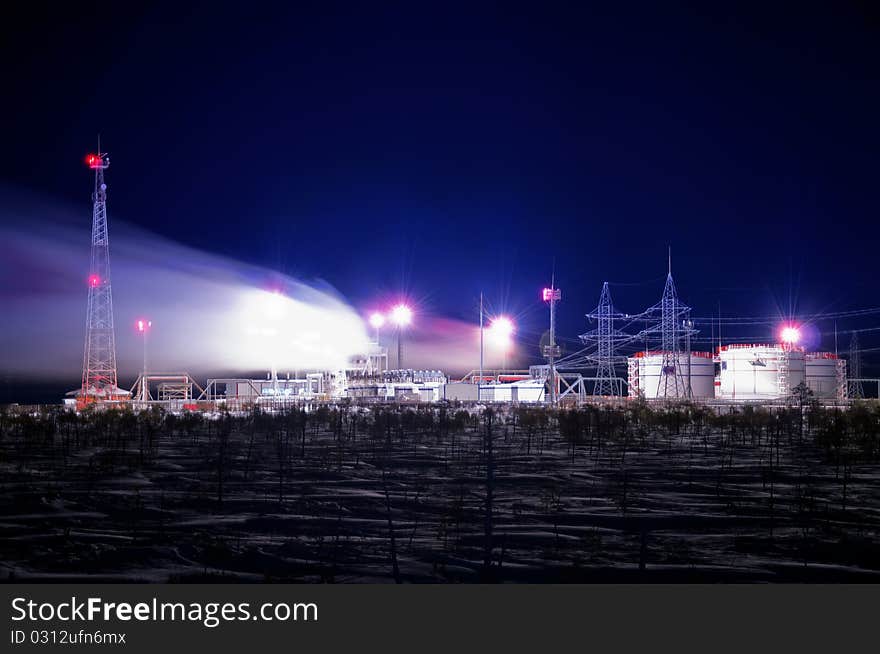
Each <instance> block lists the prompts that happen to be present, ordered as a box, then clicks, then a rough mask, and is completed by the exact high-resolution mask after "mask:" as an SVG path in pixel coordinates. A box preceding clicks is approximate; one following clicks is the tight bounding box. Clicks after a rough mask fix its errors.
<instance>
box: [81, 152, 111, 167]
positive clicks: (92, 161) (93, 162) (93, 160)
mask: <svg viewBox="0 0 880 654" xmlns="http://www.w3.org/2000/svg"><path fill="white" fill-rule="evenodd" d="M106 164H107V162H106V161H104V158H103V157H102V156H101V155H100V154H87V155H86V165H87V166H88V167H89V168H106V167H107V165H106Z"/></svg>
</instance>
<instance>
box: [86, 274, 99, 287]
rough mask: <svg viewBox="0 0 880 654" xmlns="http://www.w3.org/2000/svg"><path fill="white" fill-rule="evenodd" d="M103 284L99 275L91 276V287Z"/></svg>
mask: <svg viewBox="0 0 880 654" xmlns="http://www.w3.org/2000/svg"><path fill="white" fill-rule="evenodd" d="M100 283H101V278H100V277H98V276H97V275H89V286H92V287H95V286H97V285H98V284H100Z"/></svg>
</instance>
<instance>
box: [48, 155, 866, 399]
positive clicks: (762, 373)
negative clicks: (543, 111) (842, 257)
mask: <svg viewBox="0 0 880 654" xmlns="http://www.w3.org/2000/svg"><path fill="white" fill-rule="evenodd" d="M86 162H87V164H88V166H89V168H90V169H92V170H94V173H95V180H94V193H93V196H92V199H93V212H92V240H91V259H90V270H89V276H88V293H87V311H86V329H85V345H84V352H83V368H82V380H81V385H80V387H79V388H78V389H76V390H74V391H71V392H70V393H68V394H67V397H66V399H65V401H64V402H65V404H66V405H67V406H69V407H71V408H75V409H76V410H83V409H86V408H88V407H102V408H107V407H124V406H128V407H131V408H133V409H135V410H140V409H145V408H149V407H151V406H156V405H160V406H163V407H164V408H166V409H169V410H172V411H184V410H205V411H212V410H217V409H222V408H225V409H228V410H248V409H250V408H252V407H254V406H260V407H263V408H265V409H267V410H273V409H279V408H284V407H287V406H298V405H307V406H311V405H313V404H315V403H320V402H340V401H349V402H354V403H364V404H368V403H386V402H412V403H425V402H427V403H433V402H444V401H458V402H480V403H514V404H517V403H527V404H547V405H571V404H579V403H584V402H608V401H614V402H627V401H634V400H643V401H651V402H664V401H666V402H668V401H694V402H702V403H708V404H716V405H719V406H723V405H730V404H740V403H765V404H766V403H771V404H772V403H786V402H789V401H791V399H792V398H793V397H795V396H796V395H798V394H803V393H804V392H805V389H808V394H809V395H811V396H812V397H814V398H816V399H818V400H819V401H822V402H825V403H843V402H847V401H849V400H851V399H859V398H861V397H864V390H863V386H862V382H863V381H865V380H863V379H861V370H860V361H859V356H858V353H859V350H858V342H857V332H855V331H854V332H853V344H854V345H853V346H851V349H850V353H849V356H848V357H847V358H844V357H841V356H839V355H838V354H837V353H835V352H822V351H818V352H813V351H806V350H805V348H804V347H802V346H801V345H800V333H799V328H798V325H797V324H795V323H790V324H787V325H785V326H784V327H783V328H782V329H781V330H780V332H779V335H778V338H777V339H773V342H767V343H722V342H721V340H720V337H719V340H718V341H717V343H716V342H715V340H714V338H713V339H712V341H711V345H710V349H703V350H700V349H696V348H694V347H692V344H693V343H694V342H695V341H697V342H700V343H705V341H706V339H705V337H704V336H703V337H700V336H699V334H700V329H698V328H697V327H696V326H695V325H697V324H698V321H695V320H694V319H692V317H691V307H689V306H687V305H686V304H685V303H684V302H682V301H681V300H680V298H679V295H678V291H677V289H676V286H675V282H674V280H673V276H672V265H671V255H670V257H669V262H668V269H667V276H666V281H665V284H664V287H663V290H662V295H661V297H660V301H659V302H657V304H655V305H653V306H651V307H649V308H647V309H645V310H643V311H640V312H638V313H634V314H629V313H624V312H621V311H619V310H618V309H617V308H616V307H615V306H614V304H613V301H612V298H611V291H610V287H609V284H608V283H607V282H606V283H604V284H603V285H602V287H601V291H600V294H599V301H598V304H597V306H596V308H595V309H594V310H592V311H591V312H589V313H587V314H585V318H586V319H587V321H588V322H589V323H590V325H591V326H593V329H591V330H590V331H587V332H585V333H584V334H582V335H581V336H580V337H579V338H580V342H581V344H582V346H583V347H582V348H581V349H579V350H578V351H576V352H574V353H572V354H569V355H566V356H562V351H561V348H560V346H559V345H558V343H557V341H556V331H555V329H556V328H555V313H556V304H557V303H558V302H560V301H561V299H562V292H561V290H560V289H559V288H557V287H556V284H555V279H554V282H553V283H551V285H550V286H549V287H548V288H545V289H544V290H543V292H542V295H541V298H540V299H541V300H543V302H544V303H545V304H546V305H547V307H548V310H549V311H548V313H549V324H550V329H549V332H548V335H549V338H547V340H546V342H543V341H542V344H541V351H540V354H541V355H542V357H543V358H544V360H545V361H546V363H543V364H540V365H533V366H531V367H530V368H529V369H528V370H486V369H484V368H483V356H482V350H483V345H482V344H483V323H484V315H483V304H482V298H481V302H480V317H479V318H480V320H479V325H480V352H479V368H477V369H475V370H473V371H471V372H470V373H468V374H467V375H465V376H464V377H462V378H460V379H451V378H450V377H449V376H447V375H446V374H445V373H444V372H443V371H441V370H415V369H409V368H406V367H404V365H403V353H402V347H401V337H400V333H401V328H402V327H403V326H405V325H406V324H407V323H409V321H411V320H412V311H411V310H410V309H409V308H408V307H407V306H406V305H404V304H400V305H398V306H396V307H394V308H393V309H392V310H391V311H390V312H389V313H388V315H383V314H379V313H375V314H373V315H372V316H370V319H369V323H370V325H371V326H372V327H374V328H375V339H374V340H373V341H372V342H371V343H370V345H369V348H368V351H365V352H363V353H361V354H360V355H358V356H355V357H352V358H351V359H350V361H349V364H348V366H346V367H345V368H343V369H336V370H311V371H307V372H297V373H294V374H293V375H292V376H291V374H290V373H286V372H284V373H281V372H279V371H278V370H277V369H275V368H273V369H271V370H270V371H269V372H268V373H267V375H266V377H265V378H260V379H253V378H209V379H207V380H206V381H204V383H202V382H201V381H200V380H197V379H195V378H194V377H193V376H192V375H190V374H189V373H187V372H181V371H172V372H167V371H163V372H157V371H151V370H149V369H148V366H147V358H146V337H147V332H148V331H149V330H150V328H151V327H152V323H150V322H149V321H138V330H139V331H140V332H142V336H143V339H144V364H143V368H142V370H141V371H140V373H139V374H138V376H137V379H136V381H135V382H134V384H133V386H132V387H131V388H130V390H125V389H124V388H121V387H120V386H119V383H118V373H117V366H116V344H115V333H114V317H113V299H112V291H111V273H110V241H109V230H108V220H107V186H106V184H105V181H104V171H105V170H106V169H107V168H108V167H109V165H110V158H109V156H108V155H107V154H106V153H101V152H100V148H99V152H98V154H94V155H89V156H88V157H87V159H86ZM554 277H555V276H554ZM386 320H390V321H392V322H393V323H395V324H396V325H397V343H396V346H397V347H396V350H397V351H396V353H395V354H396V357H394V359H393V360H394V362H395V363H396V364H397V365H396V367H395V368H391V367H390V366H389V348H388V347H387V346H383V345H382V344H381V343H380V339H379V328H380V327H381V326H382V325H383V324H384V322H385V321H386ZM504 320H506V319H502V320H500V321H498V325H501V324H502V323H503V321H504ZM507 327H508V329H509V325H507ZM719 332H720V323H719ZM475 359H476V353H475ZM847 359H848V361H849V368H850V370H849V378H848V371H847V363H848V361H847ZM871 381H873V380H871Z"/></svg>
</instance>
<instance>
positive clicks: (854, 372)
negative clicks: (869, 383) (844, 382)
mask: <svg viewBox="0 0 880 654" xmlns="http://www.w3.org/2000/svg"><path fill="white" fill-rule="evenodd" d="M848 366H849V371H848V374H849V378H850V379H851V380H852V381H851V382H850V383H849V396H850V398H851V399H853V400H861V399H864V397H865V389H864V388H863V387H862V353H861V351H860V350H859V334H858V332H853V335H852V339H851V340H850V342H849V362H848Z"/></svg>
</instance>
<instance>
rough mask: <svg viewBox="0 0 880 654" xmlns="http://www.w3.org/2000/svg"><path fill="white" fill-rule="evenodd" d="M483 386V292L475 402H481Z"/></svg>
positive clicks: (481, 294)
mask: <svg viewBox="0 0 880 654" xmlns="http://www.w3.org/2000/svg"><path fill="white" fill-rule="evenodd" d="M482 386H483V292H482V291H480V376H479V377H477V402H479V401H480V400H481V394H480V390H481V389H482Z"/></svg>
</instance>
